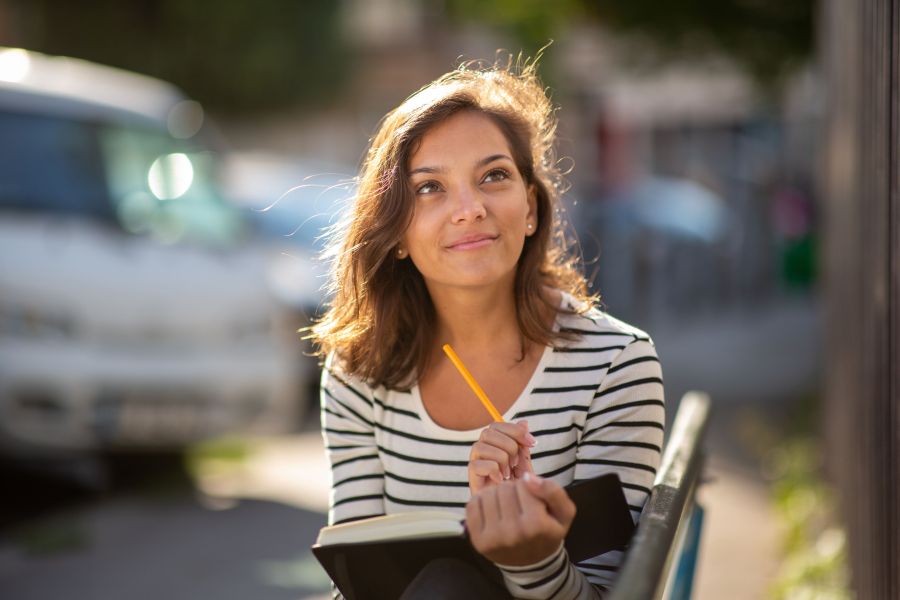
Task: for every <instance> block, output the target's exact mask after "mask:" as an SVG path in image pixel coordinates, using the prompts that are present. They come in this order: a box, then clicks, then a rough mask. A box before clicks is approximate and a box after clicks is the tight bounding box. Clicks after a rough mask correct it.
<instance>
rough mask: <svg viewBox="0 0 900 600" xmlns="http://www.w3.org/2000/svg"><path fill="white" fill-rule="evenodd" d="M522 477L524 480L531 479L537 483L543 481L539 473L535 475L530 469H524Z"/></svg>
mask: <svg viewBox="0 0 900 600" xmlns="http://www.w3.org/2000/svg"><path fill="white" fill-rule="evenodd" d="M522 479H523V480H525V481H533V482H535V483H538V484H539V483H541V482H543V481H544V478H543V477H541V476H540V475H536V474H534V473H532V472H531V471H525V474H524V475H522Z"/></svg>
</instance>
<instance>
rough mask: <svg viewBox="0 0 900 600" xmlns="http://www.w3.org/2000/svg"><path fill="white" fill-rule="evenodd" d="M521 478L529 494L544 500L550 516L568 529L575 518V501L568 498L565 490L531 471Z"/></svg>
mask: <svg viewBox="0 0 900 600" xmlns="http://www.w3.org/2000/svg"><path fill="white" fill-rule="evenodd" d="M522 480H523V481H524V483H525V485H526V487H527V489H528V491H529V492H531V494H533V495H534V496H535V497H536V498H539V499H541V500H543V501H544V503H545V504H546V505H547V512H548V513H550V516H552V517H553V518H554V519H556V520H557V521H558V522H559V523H560V524H561V525H562V526H563V527H565V528H566V529H568V527H569V525H571V524H572V519H574V518H575V503H574V502H572V499H571V498H569V494H567V493H566V490H564V489H563V488H562V486H560V485H559V484H558V483H556V482H555V481H552V480H550V479H544V478H543V477H539V476H538V475H534V474H532V473H528V474H526V475H524V476H523V477H522Z"/></svg>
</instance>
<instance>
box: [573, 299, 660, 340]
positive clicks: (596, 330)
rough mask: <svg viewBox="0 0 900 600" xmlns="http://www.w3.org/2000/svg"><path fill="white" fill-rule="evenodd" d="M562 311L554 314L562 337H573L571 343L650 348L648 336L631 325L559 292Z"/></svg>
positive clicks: (601, 309) (595, 306) (597, 307)
mask: <svg viewBox="0 0 900 600" xmlns="http://www.w3.org/2000/svg"><path fill="white" fill-rule="evenodd" d="M561 307H562V310H561V311H560V312H559V313H558V314H557V323H558V325H559V330H560V332H561V333H568V334H576V337H575V339H574V340H573V342H574V343H576V344H578V343H582V344H583V343H585V342H586V341H589V340H591V339H593V340H595V341H599V340H603V339H605V340H609V341H620V342H624V343H628V342H632V341H644V342H649V343H650V344H651V345H653V340H652V339H651V338H650V335H649V334H648V333H647V332H646V331H644V330H642V329H640V328H638V327H635V326H634V325H631V324H629V323H626V322H625V321H622V320H621V319H617V318H616V317H614V316H612V315H611V314H609V313H608V312H606V311H605V310H604V309H603V308H602V307H600V306H598V305H597V304H587V303H585V302H582V301H580V300H578V299H577V298H575V297H573V296H572V295H570V294H567V293H565V292H562V305H561Z"/></svg>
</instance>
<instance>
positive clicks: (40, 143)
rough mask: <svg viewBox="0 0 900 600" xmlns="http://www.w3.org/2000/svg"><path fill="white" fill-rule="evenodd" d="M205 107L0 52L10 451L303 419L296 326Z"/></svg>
mask: <svg viewBox="0 0 900 600" xmlns="http://www.w3.org/2000/svg"><path fill="white" fill-rule="evenodd" d="M202 118H203V114H202V109H201V108H200V106H199V105H198V104H197V103H196V102H192V101H190V100H188V99H187V98H185V97H184V96H183V95H182V94H181V93H180V92H179V91H178V90H177V89H175V88H173V87H172V86H170V85H168V84H166V83H164V82H161V81H158V80H155V79H151V78H148V77H144V76H140V75H136V74H134V73H129V72H125V71H120V70H117V69H111V68H108V67H103V66H100V65H96V64H91V63H87V62H85V61H81V60H75V59H70V58H63V57H49V56H45V55H40V54H37V53H33V52H28V51H25V50H21V49H10V48H0V455H7V456H9V455H17V456H26V457H34V456H45V455H49V456H59V455H64V454H67V453H68V454H72V453H73V452H74V453H78V452H82V451H84V452H95V451H115V450H134V449H159V450H162V449H178V448H181V447H184V446H185V445H186V444H188V443H190V442H193V441H196V440H199V439H203V438H205V437H208V436H212V435H217V434H223V433H234V432H245V431H250V432H272V431H286V430H289V429H292V428H295V427H296V426H297V419H298V389H297V382H298V378H299V377H300V376H301V373H299V372H298V365H300V364H302V361H299V360H298V358H299V357H298V350H299V347H300V346H299V343H298V340H297V338H298V337H299V336H297V335H296V334H295V333H294V332H293V331H291V330H289V329H286V327H287V323H286V322H282V319H283V318H286V315H285V313H284V312H283V309H282V307H281V306H280V305H279V304H278V303H277V302H276V301H275V300H274V298H273V297H272V294H271V293H270V286H269V285H268V282H267V281H266V266H265V255H264V253H263V252H261V251H257V250H255V249H254V247H253V246H252V244H248V243H247V241H246V239H245V236H244V229H243V224H242V221H241V217H240V215H239V214H238V213H237V212H236V211H235V210H234V209H233V208H230V207H229V205H227V204H226V203H225V202H223V201H222V198H221V196H220V194H219V192H218V188H217V185H216V184H215V181H216V168H217V160H218V159H217V154H215V153H214V152H212V151H211V150H210V149H209V147H208V146H207V145H206V144H205V143H204V142H203V141H202V140H203V137H202V134H201V133H199V132H200V130H201V129H202V128H201V124H202ZM282 315H285V317H283V316H282Z"/></svg>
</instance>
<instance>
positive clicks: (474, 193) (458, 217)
mask: <svg viewBox="0 0 900 600" xmlns="http://www.w3.org/2000/svg"><path fill="white" fill-rule="evenodd" d="M453 196H454V202H453V214H452V216H451V219H452V221H453V222H454V223H464V222H466V221H476V220H478V219H483V218H484V217H485V215H486V214H487V211H486V210H485V207H484V202H483V200H482V198H481V194H480V193H479V191H478V189H477V188H472V187H471V186H461V187H458V188H457V189H456V192H455V193H454V194H453Z"/></svg>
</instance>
